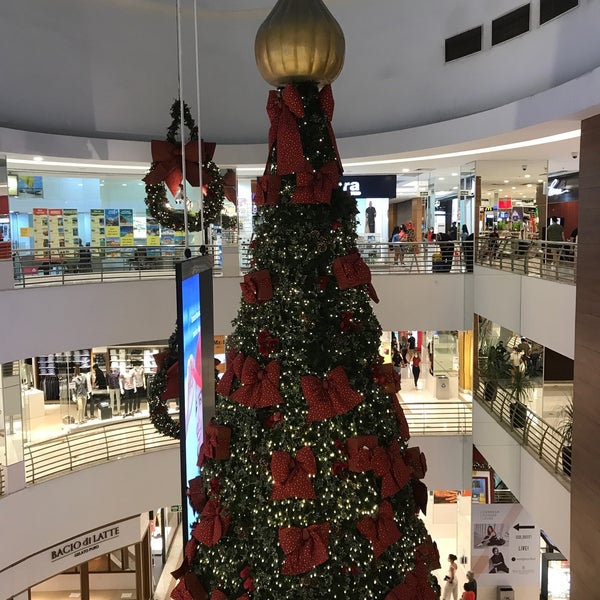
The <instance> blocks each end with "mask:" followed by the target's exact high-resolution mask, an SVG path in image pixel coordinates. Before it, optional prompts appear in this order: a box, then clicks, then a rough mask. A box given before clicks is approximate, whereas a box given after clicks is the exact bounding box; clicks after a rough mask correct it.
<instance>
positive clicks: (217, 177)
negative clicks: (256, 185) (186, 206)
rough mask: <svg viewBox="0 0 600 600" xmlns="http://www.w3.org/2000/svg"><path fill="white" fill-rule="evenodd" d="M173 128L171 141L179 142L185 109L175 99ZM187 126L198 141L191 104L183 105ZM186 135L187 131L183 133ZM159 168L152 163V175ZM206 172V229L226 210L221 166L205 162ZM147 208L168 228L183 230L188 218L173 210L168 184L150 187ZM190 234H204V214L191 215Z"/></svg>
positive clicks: (147, 187)
mask: <svg viewBox="0 0 600 600" xmlns="http://www.w3.org/2000/svg"><path fill="white" fill-rule="evenodd" d="M171 118H172V119H173V120H172V122H171V125H170V126H169V128H168V129H167V137H166V140H167V142H171V143H172V144H175V143H176V141H177V140H176V135H177V132H178V131H179V129H180V128H181V129H182V130H183V127H181V108H180V104H179V100H175V102H173V104H172V106H171ZM183 123H184V125H185V127H187V129H188V130H189V132H190V140H191V141H197V140H198V128H197V127H196V123H195V121H194V119H193V117H192V114H191V112H190V109H189V107H188V105H187V104H186V103H185V102H184V104H183ZM182 135H183V131H182ZM155 168H156V163H152V165H151V166H150V171H149V173H152V171H153V170H154V169H155ZM202 169H203V171H204V172H207V173H208V174H209V177H208V179H209V182H208V184H207V185H205V189H206V194H205V195H204V196H203V204H204V226H205V227H207V226H208V225H210V224H211V223H216V222H217V221H218V219H219V216H220V215H221V211H222V210H223V201H224V198H225V188H224V181H223V177H222V175H221V173H220V171H219V167H217V165H216V164H215V163H214V162H213V161H212V160H207V161H204V162H203V163H202ZM146 206H147V207H148V210H149V211H150V214H151V215H152V216H153V217H154V219H156V221H157V222H158V223H159V224H160V225H161V226H162V227H166V228H167V229H173V230H175V231H183V230H184V229H185V225H184V215H183V211H179V210H173V209H172V208H171V205H170V203H169V201H168V199H167V188H166V186H165V184H164V183H160V184H151V183H147V184H146ZM188 231H202V221H201V215H200V212H188Z"/></svg>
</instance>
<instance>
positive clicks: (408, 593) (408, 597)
mask: <svg viewBox="0 0 600 600" xmlns="http://www.w3.org/2000/svg"><path fill="white" fill-rule="evenodd" d="M437 597H438V596H437V594H436V593H435V592H434V591H433V588H432V587H431V586H430V585H429V583H428V582H427V570H426V569H425V568H423V565H417V566H416V567H415V568H414V569H413V570H412V571H411V572H410V573H407V575H406V578H405V580H404V583H400V584H399V585H397V586H396V587H395V588H394V589H393V590H392V591H391V592H390V593H389V594H387V596H386V597H385V600H436V598H437Z"/></svg>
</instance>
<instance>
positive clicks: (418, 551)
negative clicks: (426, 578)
mask: <svg viewBox="0 0 600 600" xmlns="http://www.w3.org/2000/svg"><path fill="white" fill-rule="evenodd" d="M415 557H416V559H417V561H421V562H423V563H424V564H426V565H427V567H428V569H430V570H435V569H440V568H441V565H440V552H439V550H438V547H437V544H436V543H435V542H434V541H432V539H431V536H428V540H427V541H426V542H425V543H424V544H420V545H419V546H417V547H416V548H415Z"/></svg>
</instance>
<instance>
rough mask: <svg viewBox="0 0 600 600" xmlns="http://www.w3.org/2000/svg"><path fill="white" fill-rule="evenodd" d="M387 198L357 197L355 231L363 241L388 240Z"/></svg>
mask: <svg viewBox="0 0 600 600" xmlns="http://www.w3.org/2000/svg"><path fill="white" fill-rule="evenodd" d="M388 207H389V200H388V199H387V198H358V199H357V200H356V208H357V210H358V214H357V215H356V222H357V225H356V232H357V233H358V235H359V236H360V237H361V238H362V239H363V241H365V242H381V241H385V242H387V241H388Z"/></svg>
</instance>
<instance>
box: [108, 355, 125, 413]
mask: <svg viewBox="0 0 600 600" xmlns="http://www.w3.org/2000/svg"><path fill="white" fill-rule="evenodd" d="M106 382H107V383H108V395H109V398H110V405H111V406H112V409H113V411H115V412H116V414H118V413H120V412H121V394H122V393H123V387H122V385H121V371H119V367H118V366H117V364H116V363H112V364H111V365H110V371H109V372H108V373H107V374H106Z"/></svg>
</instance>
